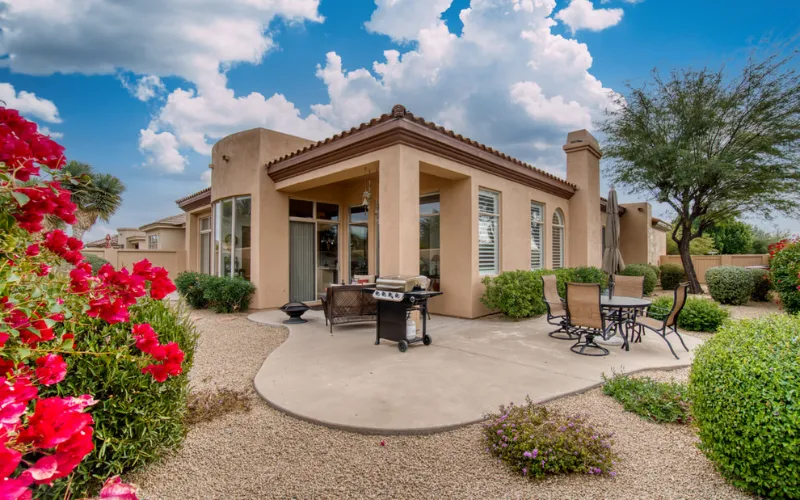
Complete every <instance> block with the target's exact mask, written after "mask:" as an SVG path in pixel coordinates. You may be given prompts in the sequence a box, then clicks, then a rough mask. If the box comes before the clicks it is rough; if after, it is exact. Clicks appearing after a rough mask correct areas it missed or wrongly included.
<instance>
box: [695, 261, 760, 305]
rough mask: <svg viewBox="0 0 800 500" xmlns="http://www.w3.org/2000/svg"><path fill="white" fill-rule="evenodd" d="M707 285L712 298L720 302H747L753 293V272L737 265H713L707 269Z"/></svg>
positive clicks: (735, 303)
mask: <svg viewBox="0 0 800 500" xmlns="http://www.w3.org/2000/svg"><path fill="white" fill-rule="evenodd" d="M706 285H708V293H709V294H711V298H713V299H714V300H716V301H717V302H719V303H720V304H730V305H734V306H740V305H742V304H747V301H749V300H750V295H751V294H752V293H753V288H754V283H753V275H752V273H751V272H750V271H749V270H747V269H745V268H743V267H736V266H719V267H712V268H711V269H709V270H708V271H706Z"/></svg>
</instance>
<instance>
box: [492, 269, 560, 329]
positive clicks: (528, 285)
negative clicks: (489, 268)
mask: <svg viewBox="0 0 800 500" xmlns="http://www.w3.org/2000/svg"><path fill="white" fill-rule="evenodd" d="M543 274H553V271H544V270H542V271H507V272H504V273H500V274H499V275H497V276H495V277H493V278H492V277H486V278H484V279H483V284H484V285H485V286H486V289H485V291H484V293H483V297H481V302H482V303H483V304H484V305H485V306H486V307H488V308H489V309H492V310H498V311H500V312H502V313H503V314H505V315H506V316H508V317H511V318H528V317H530V316H539V315H542V314H544V313H546V312H547V309H546V306H545V304H544V300H543V299H542V279H541V277H542V275H543Z"/></svg>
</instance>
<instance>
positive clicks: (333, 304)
mask: <svg viewBox="0 0 800 500" xmlns="http://www.w3.org/2000/svg"><path fill="white" fill-rule="evenodd" d="M364 287H365V285H331V286H329V287H328V289H327V290H326V293H325V296H323V297H320V299H321V301H322V311H323V312H324V314H325V324H326V325H328V324H330V327H331V333H333V325H340V324H342V323H353V322H358V321H375V320H377V317H378V306H377V302H376V301H375V298H374V297H373V296H372V295H371V294H369V293H361V290H363V289H364Z"/></svg>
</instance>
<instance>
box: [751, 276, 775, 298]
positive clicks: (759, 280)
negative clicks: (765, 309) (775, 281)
mask: <svg viewBox="0 0 800 500" xmlns="http://www.w3.org/2000/svg"><path fill="white" fill-rule="evenodd" d="M749 271H750V274H751V275H752V276H753V292H752V293H751V294H750V300H752V301H754V302H769V295H770V292H771V291H772V280H770V279H769V270H767V269H749Z"/></svg>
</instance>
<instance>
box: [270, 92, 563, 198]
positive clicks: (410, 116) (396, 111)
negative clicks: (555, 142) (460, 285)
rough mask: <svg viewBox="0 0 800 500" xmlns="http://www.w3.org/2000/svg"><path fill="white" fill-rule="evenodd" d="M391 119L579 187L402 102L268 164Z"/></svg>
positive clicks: (295, 155) (292, 156)
mask: <svg viewBox="0 0 800 500" xmlns="http://www.w3.org/2000/svg"><path fill="white" fill-rule="evenodd" d="M389 120H408V121H410V122H413V123H418V124H420V125H423V126H425V127H427V128H429V129H431V130H434V131H436V132H439V133H440V134H442V135H446V136H449V137H453V138H455V139H458V140H459V141H461V142H464V143H466V144H469V145H471V146H474V147H476V148H478V149H480V150H482V151H486V152H489V153H491V154H493V155H495V156H497V157H499V158H502V159H504V160H506V161H510V162H511V163H515V164H517V165H520V166H522V167H526V168H529V169H531V170H533V171H534V172H537V173H538V174H541V175H543V176H545V177H549V178H551V179H554V180H556V181H559V182H562V183H564V184H566V185H567V186H570V187H571V188H573V189H577V188H578V186H576V185H575V184H573V183H571V182H569V181H567V180H565V179H563V178H561V177H558V176H557V175H553V174H551V173H550V172H546V171H544V170H541V169H538V168H536V167H534V166H533V165H530V164H528V163H525V162H524V161H522V160H518V159H516V158H514V157H511V156H508V155H507V154H505V153H502V152H500V151H498V150H496V149H494V148H491V147H489V146H487V145H485V144H482V143H480V142H478V141H473V140H472V139H470V138H468V137H464V136H462V135H461V134H456V133H455V132H453V131H452V130H448V129H446V128H444V127H442V126H441V125H437V124H435V123H433V122H429V121H427V120H425V119H424V118H422V117H419V116H414V113H411V112H410V111H407V110H406V108H405V106H403V105H402V104H396V105H395V106H394V107H393V108H392V113H391V114H383V115H381V116H379V117H378V118H373V119H372V120H370V121H369V122H366V123H362V124H361V125H359V126H358V127H353V128H351V129H350V130H345V131H343V132H340V133H338V134H336V135H334V136H333V137H328V138H327V139H325V140H323V141H318V142H316V143H314V144H311V145H309V146H305V147H303V148H302V149H298V150H297V151H295V152H293V153H289V154H287V155H284V156H281V157H279V158H276V159H274V160H272V161H270V162H268V163H267V165H266V166H267V167H271V166H273V165H276V164H278V163H280V162H282V161H285V160H288V159H289V158H294V157H297V156H299V155H302V154H304V153H307V152H309V151H313V150H314V149H316V148H318V147H320V146H324V145H326V144H329V143H332V142H335V141H339V140H341V139H344V138H345V137H349V136H351V135H353V134H357V133H358V132H361V131H363V130H366V129H369V128H372V127H374V126H376V125H379V124H381V123H384V122H387V121H389Z"/></svg>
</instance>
